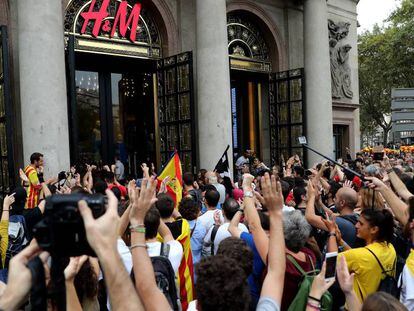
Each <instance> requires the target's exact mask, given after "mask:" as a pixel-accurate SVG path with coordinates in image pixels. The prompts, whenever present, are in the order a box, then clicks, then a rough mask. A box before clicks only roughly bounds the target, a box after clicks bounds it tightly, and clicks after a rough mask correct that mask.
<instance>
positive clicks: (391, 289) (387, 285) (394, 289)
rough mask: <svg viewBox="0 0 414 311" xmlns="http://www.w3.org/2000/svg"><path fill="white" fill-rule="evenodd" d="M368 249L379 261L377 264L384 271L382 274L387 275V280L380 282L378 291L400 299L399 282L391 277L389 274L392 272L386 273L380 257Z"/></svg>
mask: <svg viewBox="0 0 414 311" xmlns="http://www.w3.org/2000/svg"><path fill="white" fill-rule="evenodd" d="M366 249H367V250H368V251H369V252H370V253H371V254H372V255H373V256H374V257H375V259H376V260H377V262H378V264H379V266H380V268H381V270H382V274H385V278H384V279H382V280H381V282H380V284H379V287H378V291H379V292H385V293H388V294H390V295H391V296H393V297H396V298H398V297H399V296H400V290H399V288H398V282H397V280H396V279H395V278H394V277H393V276H392V275H389V274H388V273H387V272H390V271H385V269H384V267H383V266H382V264H381V262H380V261H379V259H378V257H377V256H376V255H375V254H374V252H373V251H371V250H370V249H369V248H366ZM396 260H397V259H395V261H394V264H393V265H392V266H393V269H392V270H394V268H395V264H396ZM392 270H391V271H392ZM361 297H362V295H361Z"/></svg>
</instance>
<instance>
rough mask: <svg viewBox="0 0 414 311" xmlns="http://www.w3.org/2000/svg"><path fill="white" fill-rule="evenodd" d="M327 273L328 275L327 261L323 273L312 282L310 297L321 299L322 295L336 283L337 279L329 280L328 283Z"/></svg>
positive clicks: (323, 266)
mask: <svg viewBox="0 0 414 311" xmlns="http://www.w3.org/2000/svg"><path fill="white" fill-rule="evenodd" d="M325 273H326V261H325V262H324V263H323V265H322V269H321V272H320V273H319V274H318V275H317V276H315V278H314V279H313V282H312V287H311V290H310V292H309V296H312V297H315V298H317V299H320V298H321V297H322V295H323V294H324V293H325V292H326V291H327V290H328V289H329V287H331V286H332V285H333V283H335V278H333V279H331V280H329V282H327V281H326V280H325Z"/></svg>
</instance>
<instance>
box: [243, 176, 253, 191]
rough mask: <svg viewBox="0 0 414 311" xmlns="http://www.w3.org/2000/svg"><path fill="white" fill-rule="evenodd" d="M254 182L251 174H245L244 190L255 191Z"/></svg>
mask: <svg viewBox="0 0 414 311" xmlns="http://www.w3.org/2000/svg"><path fill="white" fill-rule="evenodd" d="M253 180H254V176H253V175H251V174H243V184H242V188H243V190H248V191H253V187H252V183H253Z"/></svg>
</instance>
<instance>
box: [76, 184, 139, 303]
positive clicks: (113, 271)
mask: <svg viewBox="0 0 414 311" xmlns="http://www.w3.org/2000/svg"><path fill="white" fill-rule="evenodd" d="M106 195H107V197H108V207H107V209H106V212H105V214H104V215H103V216H101V217H99V218H98V219H94V218H93V216H92V211H91V209H90V208H89V207H88V205H87V203H86V202H85V201H80V202H79V204H78V205H79V211H80V213H81V215H82V218H83V222H84V224H85V230H86V236H87V239H88V242H89V244H90V245H91V247H92V248H93V250H94V251H95V252H96V254H97V255H98V258H99V261H100V264H101V267H102V270H103V274H104V276H105V277H104V280H105V284H106V286H107V291H108V295H109V300H110V303H111V306H112V309H113V310H144V308H143V306H142V304H141V301H140V299H139V297H138V295H137V293H136V291H135V290H134V286H133V285H132V282H131V278H130V276H129V274H128V272H127V271H126V270H125V267H124V265H123V263H122V260H121V257H120V255H119V253H118V250H117V239H118V226H119V216H118V211H117V209H118V200H117V199H116V197H115V195H114V194H113V192H112V191H110V190H106Z"/></svg>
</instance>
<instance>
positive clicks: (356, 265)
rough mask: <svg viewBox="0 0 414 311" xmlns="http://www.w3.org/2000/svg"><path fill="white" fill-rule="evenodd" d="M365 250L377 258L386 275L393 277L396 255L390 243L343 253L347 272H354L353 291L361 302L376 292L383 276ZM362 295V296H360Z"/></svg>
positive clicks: (371, 245)
mask: <svg viewBox="0 0 414 311" xmlns="http://www.w3.org/2000/svg"><path fill="white" fill-rule="evenodd" d="M366 248H369V249H370V250H371V251H372V252H374V254H375V255H376V256H377V257H378V259H379V261H380V262H381V264H382V266H383V267H384V269H385V271H387V272H388V271H390V272H388V273H387V274H388V275H393V276H395V266H394V263H395V258H396V253H395V249H394V246H392V244H391V243H388V244H387V243H386V242H382V243H378V242H375V243H372V244H370V245H368V246H366V247H359V248H354V249H351V250H348V251H345V252H343V253H340V254H339V256H338V259H339V257H340V256H345V259H346V262H347V265H348V269H349V272H354V273H355V277H354V291H355V293H356V295H357V297H358V299H359V301H361V302H363V301H364V300H365V298H367V296H368V295H370V294H372V293H375V292H376V291H377V290H378V287H379V284H380V282H381V280H382V279H383V278H385V275H384V274H383V273H382V270H381V267H380V266H379V264H378V262H377V260H376V259H375V257H374V255H372V254H371V253H370V252H369V251H368V250H367V249H366ZM361 294H362V296H361Z"/></svg>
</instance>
